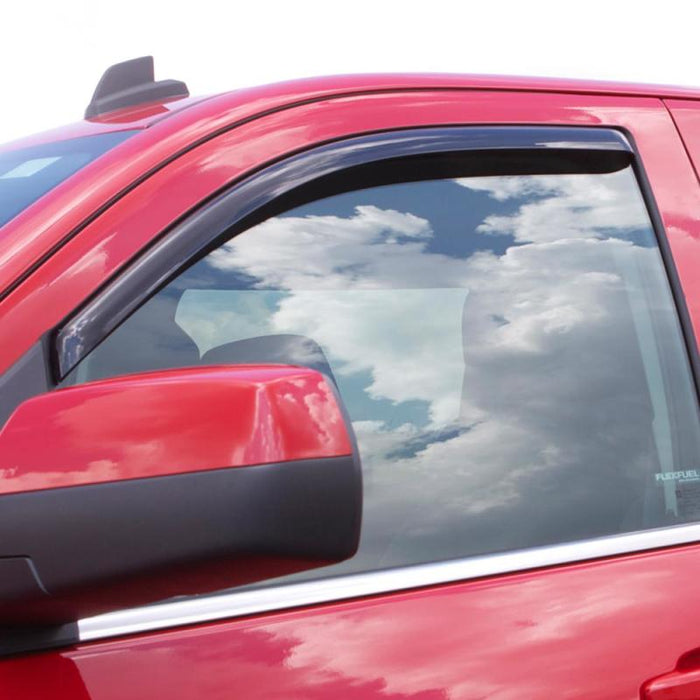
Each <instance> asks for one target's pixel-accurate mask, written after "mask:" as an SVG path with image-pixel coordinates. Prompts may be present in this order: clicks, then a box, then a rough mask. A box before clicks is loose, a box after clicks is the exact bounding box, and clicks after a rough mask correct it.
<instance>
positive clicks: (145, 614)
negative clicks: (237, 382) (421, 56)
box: [0, 90, 700, 700]
mask: <svg viewBox="0 0 700 700" xmlns="http://www.w3.org/2000/svg"><path fill="white" fill-rule="evenodd" d="M698 194H699V193H698V187H697V180H696V177H695V174H694V172H693V169H692V165H691V163H690V162H689V160H688V157H687V155H686V153H685V150H684V147H683V143H682V142H681V139H680V138H679V135H678V133H677V131H676V128H675V126H674V123H673V121H672V119H671V117H670V116H669V114H668V112H667V111H666V109H665V107H664V105H663V103H662V102H661V100H659V99H656V98H647V97H618V96H610V95H607V96H605V95H590V94H589V95H576V94H567V93H563V92H562V93H550V94H545V93H534V92H516V91H513V92H508V91H500V92H499V91H493V92H487V91H476V90H475V91H468V90H465V91H460V90H452V91H429V90H426V91H406V92H401V91H396V92H391V91H390V92H386V93H380V94H373V95H369V94H364V95H354V96H345V97H341V98H338V99H325V100H323V101H317V102H316V101H315V102H311V103H310V104H306V105H302V106H297V107H294V108H290V109H286V110H282V111H279V112H277V113H274V114H268V115H265V116H261V117H260V118H258V119H255V120H252V121H250V122H248V123H246V124H243V125H241V126H238V127H237V128H235V129H232V130H230V131H228V132H226V133H224V134H222V135H220V136H217V137H216V138H212V139H211V140H209V141H207V142H205V143H203V144H202V145H200V146H198V147H196V148H194V149H193V150H191V151H189V152H188V153H186V154H184V155H182V156H181V157H180V158H178V159H176V160H174V161H173V162H172V163H171V164H169V165H168V166H166V167H164V168H163V169H161V170H160V171H158V172H157V173H155V174H153V175H152V176H151V177H149V178H148V179H146V180H145V181H144V182H143V183H141V184H140V185H139V186H138V187H136V188H135V189H133V190H132V191H131V192H129V193H128V194H126V195H124V196H123V197H122V198H121V199H120V200H119V201H117V202H116V203H115V204H114V205H112V206H111V207H110V208H109V209H107V210H106V211H105V212H104V213H103V214H102V215H101V216H99V217H98V218H96V219H95V220H94V221H93V222H92V223H90V224H89V225H88V226H87V227H86V228H85V229H84V230H82V231H81V232H80V233H79V235H77V236H75V237H74V238H72V239H71V240H69V241H67V242H66V243H65V244H64V245H63V246H62V247H61V248H60V249H58V250H57V251H56V252H55V253H54V254H53V255H52V256H51V257H50V258H49V259H48V260H46V262H44V263H43V264H42V265H41V266H40V267H39V268H38V269H37V270H36V271H34V272H33V274H32V275H31V276H29V277H28V278H27V279H26V280H25V281H24V282H23V283H22V284H20V285H19V286H18V287H16V289H15V290H14V291H13V292H12V294H10V295H9V296H8V297H6V298H5V299H4V300H3V301H2V306H1V307H0V310H1V312H2V315H1V316H0V333H2V335H3V336H4V337H10V336H12V337H13V338H15V342H14V343H13V344H12V347H11V348H3V356H2V357H3V365H4V366H9V365H10V364H11V363H13V362H15V361H16V360H17V359H18V357H20V356H22V355H23V354H24V353H26V352H28V351H29V350H30V348H31V346H32V343H33V342H34V341H35V339H36V338H37V337H39V336H40V335H43V334H45V333H46V332H47V331H52V334H51V336H50V344H51V349H52V352H53V353H54V356H55V358H56V362H57V375H58V376H57V377H56V380H57V382H56V384H57V385H58V386H74V385H80V384H82V383H85V382H90V381H94V380H98V379H102V378H105V377H113V376H119V375H125V374H132V373H138V372H143V371H147V370H148V371H151V370H158V369H162V368H164V367H180V366H190V365H195V364H216V365H236V364H248V363H251V362H257V363H281V364H300V365H306V366H309V367H311V368H313V369H315V370H318V371H320V372H322V373H323V374H325V375H326V377H328V378H329V379H330V381H332V382H333V383H334V385H335V386H336V387H337V389H338V392H339V395H340V397H341V399H342V401H343V403H344V405H345V409H346V410H347V412H348V414H349V416H350V418H351V420H352V422H353V426H354V430H355V434H356V437H357V442H358V446H359V453H360V457H361V459H362V465H363V470H364V479H365V493H364V508H365V511H364V520H363V530H362V541H361V545H360V550H359V552H358V554H357V555H356V556H355V557H354V558H353V559H351V560H349V561H348V562H346V563H343V564H340V565H336V566H335V567H329V568H328V570H327V571H324V570H319V571H316V572H315V573H313V574H304V575H302V576H298V577H297V578H293V577H292V578H283V579H279V580H274V581H269V582H267V583H266V584H265V585H258V586H253V587H248V588H242V589H231V590H226V591H221V592H220V593H217V594H215V595H212V596H206V597H195V598H190V599H183V600H171V601H166V602H164V603H162V604H159V605H155V606H152V607H148V608H140V609H136V610H128V611H122V612H117V613H113V614H109V615H105V616H100V617H96V618H92V619H87V620H82V621H81V622H80V637H81V639H80V643H78V644H76V645H74V646H72V647H69V648H65V649H57V650H54V651H48V652H43V653H37V654H27V655H20V656H16V657H14V658H7V659H5V660H3V661H0V684H1V686H2V687H3V689H4V691H5V693H6V694H7V696H8V697H27V698H29V697H45V696H46V695H48V694H49V693H50V694H52V695H53V696H54V697H66V698H67V697H71V698H74V697H86V698H88V697H89V698H95V699H100V700H101V699H107V698H121V697H125V696H129V697H132V698H141V697H143V698H152V697H173V698H178V699H182V700H186V699H189V698H199V697H211V698H218V697H221V698H224V697H226V698H228V697H231V696H234V695H238V694H241V695H246V696H248V697H253V698H302V697H303V698H331V697H334V698H335V697H343V698H420V699H422V698H486V697H488V698H499V699H500V698H510V697H519V698H520V697H527V698H548V697H553V696H557V697H563V698H588V699H591V698H601V699H602V698H629V699H630V700H631V699H632V698H637V697H640V693H642V692H645V693H646V694H647V695H646V697H649V698H657V697H658V698H660V697H679V698H680V697H695V696H694V695H692V693H693V692H695V691H694V685H693V684H697V680H696V677H697V671H698V666H697V662H696V659H697V658H700V653H697V654H696V653H694V651H695V650H696V649H699V648H700V635H699V634H698V622H700V607H699V606H698V598H697V593H696V584H695V577H696V576H695V574H696V573H697V572H698V571H699V570H700V566H699V565H698V563H697V560H698V552H697V546H696V545H694V544H693V543H694V542H695V541H697V540H698V538H699V537H700V526H698V524H697V522H696V521H697V520H698V517H699V516H700V513H699V512H698V511H697V503H698V500H697V493H696V479H697V478H698V473H700V464H699V462H700V424H699V423H698V411H697V393H696V387H695V380H694V376H695V375H694V370H693V368H694V366H695V362H696V359H695V340H694V337H695V336H694V333H695V331H697V329H698V327H700V306H699V304H700V299H699V298H697V296H696V295H695V294H694V292H693V289H694V288H693V285H692V279H693V277H694V275H695V270H696V267H695V266H696V264H697V263H698V261H699V260H700V257H699V256H700V246H698V243H697V235H698V233H699V232H700V223H699V222H698V219H697V217H696V216H695V212H697V211H698V201H699V200H698ZM214 195H216V196H214ZM195 207H198V208H197V210H196V213H194V214H192V213H191V212H192V210H193V209H194V208H195ZM175 222H177V223H176V224H175ZM151 244H153V245H151ZM147 245H150V246H151V247H150V248H149V255H148V256H140V257H139V252H140V251H141V250H142V249H144V247H145V246H147ZM134 260H135V261H136V264H131V263H130V262H129V261H134ZM106 279H107V280H109V282H108V284H106V285H105V284H104V280H106ZM155 279H158V280H161V283H159V284H158V285H154V284H153V280H155ZM88 299H89V303H87V304H86V300H88ZM75 338H78V339H79V340H80V342H79V343H77V344H75V343H73V344H71V343H70V342H68V341H69V340H71V341H73V340H75ZM75 347H78V348H79V349H78V351H75ZM86 526H89V523H86ZM645 684H647V685H646V686H645ZM669 688H670V690H669ZM669 693H676V695H673V694H669ZM683 693H685V695H684V694H683ZM688 693H690V694H688Z"/></svg>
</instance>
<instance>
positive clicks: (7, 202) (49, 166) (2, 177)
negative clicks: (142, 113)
mask: <svg viewBox="0 0 700 700" xmlns="http://www.w3.org/2000/svg"><path fill="white" fill-rule="evenodd" d="M133 133H135V132H134V131H118V132H111V133H106V134H96V135H94V136H83V137H81V138H77V139H68V140H66V141H55V142H51V143H43V144H40V145H38V146H31V147H29V148H21V149H16V150H8V151H0V226H3V225H4V224H6V223H7V222H8V221H10V219H13V218H14V217H15V216H17V214H19V213H20V212H21V211H22V210H23V209H26V208H27V207H28V206H29V205H30V204H33V203H34V202H35V201H36V200H37V199H39V197H41V196H42V195H44V194H46V193H47V192H49V191H50V190H52V189H53V188H54V187H56V185H59V184H60V183H61V182H63V180H66V179H67V178H69V177H70V176H71V175H73V174H74V173H76V172H77V171H78V170H80V169H81V168H84V167H85V166H86V165H87V164H88V163H90V162H92V161H93V160H95V158H97V157H98V156H101V155H102V154H103V153H106V152H107V151H108V150H109V149H111V148H113V147H114V146H116V145H117V144H119V143H121V142H122V141H124V140H125V139H127V138H128V137H129V136H131V135H132V134H133Z"/></svg>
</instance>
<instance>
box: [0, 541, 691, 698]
mask: <svg viewBox="0 0 700 700" xmlns="http://www.w3.org/2000/svg"><path fill="white" fill-rule="evenodd" d="M699 576H700V556H698V551H697V548H694V547H683V548H678V549H676V550H671V551H666V552H653V553H647V554H640V555H634V556H628V557H624V558H620V559H617V560H608V561H599V562H593V563H587V564H579V565H574V566H569V567H562V568H559V569H554V570H546V571H538V572H531V573H525V574H519V575H512V576H506V577H502V578H495V579H491V580H484V581H474V582H470V583H462V584H453V585H447V586H440V587H436V588H433V589H428V590H421V591H415V592H409V593H400V594H393V595H386V596H382V597H377V598H374V599H368V600H358V601H352V602H347V603H339V604H334V605H324V606H319V607H317V608H311V609H307V610H297V611H293V612H287V613H277V614H272V615H265V616H261V617H258V618H253V619H242V620H233V621H226V622H220V623H214V624H208V625H202V626H200V627H191V628H183V629H176V630H169V631H162V632H153V633H150V634H144V635H141V636H138V637H125V638H122V639H116V640H113V641H105V642H98V643H94V644H85V645H81V646H80V647H78V648H77V649H74V650H69V651H64V652H54V653H48V654H42V655H36V656H27V657H24V658H18V659H16V660H6V661H4V662H2V663H0V687H2V688H3V690H4V691H5V695H4V696H5V697H8V698H9V697H14V698H20V697H22V698H26V700H30V698H31V699H33V698H37V699H38V698H48V697H51V698H52V699H53V700H64V698H65V700H68V699H69V698H71V699H73V700H75V699H76V698H78V699H80V698H91V699H92V700H123V698H129V699H130V700H152V699H153V698H172V699H173V700H201V699H202V698H206V699H207V700H229V699H230V698H237V697H245V698H248V699H249V700H254V699H261V700H262V699H263V698H264V699H265V700H268V699H271V698H275V699H277V698H279V699H282V698H285V699H297V698H298V699H301V698H312V699H316V698H317V699H318V700H321V699H323V700H338V699H340V698H343V699H345V698H349V699H351V700H352V699H354V698H357V699H358V700H359V699H361V700H374V699H375V698H376V699H377V700H379V699H380V698H381V699H382V700H384V699H386V698H390V699H391V700H399V699H400V700H408V699H410V700H428V699H430V700H432V699H436V700H437V699H438V698H440V699H442V698H446V699H447V698H449V699H450V700H467V699H470V700H477V699H479V700H480V699H483V698H494V699H496V698H497V699H498V700H510V699H513V700H515V699H518V700H520V699H521V698H527V699H528V700H540V699H541V700H548V699H549V698H558V699H561V700H563V699H569V698H580V699H581V700H583V699H585V700H613V699H614V700H635V699H637V698H639V697H640V688H641V686H642V683H643V681H645V680H646V679H648V678H650V677H655V676H660V675H662V674H665V673H669V672H670V671H671V670H672V669H673V668H674V667H675V665H676V661H677V659H678V657H679V655H680V654H679V651H680V650H688V649H691V648H693V647H694V646H697V645H698V644H699V643H700V604H698V588H697V581H698V577H699ZM649 697H650V698H654V699H655V698H656V697H666V696H664V695H658V696H657V695H651V696H649ZM668 697H676V696H668ZM678 697H679V698H680V697H683V698H685V697H686V696H678Z"/></svg>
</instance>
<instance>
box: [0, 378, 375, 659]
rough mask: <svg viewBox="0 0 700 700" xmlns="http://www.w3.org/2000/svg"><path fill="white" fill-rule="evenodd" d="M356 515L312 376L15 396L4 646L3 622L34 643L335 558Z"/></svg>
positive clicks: (0, 574) (332, 415)
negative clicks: (115, 613) (120, 613)
mask: <svg viewBox="0 0 700 700" xmlns="http://www.w3.org/2000/svg"><path fill="white" fill-rule="evenodd" d="M361 510H362V482H361V471H360V465H359V461H358V458H357V451H356V449H355V446H354V440H353V436H352V429H351V427H350V424H349V422H348V420H347V418H346V417H345V415H344V412H343V409H342V407H341V404H340V401H339V399H338V397H337V395H336V393H335V389H334V387H333V386H332V383H331V382H329V381H327V380H326V379H325V378H324V376H323V375H322V374H320V373H319V372H316V371H314V370H311V369H307V368H302V367H289V366H270V365H268V366H253V365H251V366H218V367H198V368H192V369H178V370H167V371H160V372H153V373H147V374H140V375H131V376H126V377H120V378H116V379H109V380H105V381H98V382H93V383H89V384H83V385H81V386H76V387H71V388H67V389H60V390H56V391H53V392H50V393H48V394H43V395H41V396H37V397H35V398H32V399H29V400H28V401H26V402H24V403H23V404H22V405H21V406H20V407H19V408H18V409H17V410H16V411H15V412H14V414H13V415H12V416H11V417H10V419H9V420H8V422H7V424H6V425H5V427H4V428H3V429H2V432H0V533H2V537H0V626H4V627H5V628H6V629H5V631H4V634H3V635H2V636H3V637H4V640H3V642H4V644H5V647H6V651H7V649H9V650H10V651H17V648H16V647H13V646H12V645H13V635H12V634H11V633H10V632H8V631H7V628H10V627H11V628H12V629H13V630H15V631H16V632H17V635H16V638H17V639H21V640H25V641H22V642H21V643H20V645H21V646H23V647H24V648H28V647H29V648H37V647H40V646H42V645H43V646H47V645H51V644H55V643H57V637H56V635H57V634H58V632H57V630H59V628H60V634H58V636H59V637H61V638H64V637H65V635H66V634H68V635H70V634H71V632H70V630H71V629H72V628H71V623H73V622H75V621H76V620H78V619H79V618H82V617H87V616H91V615H95V614H98V613H102V612H107V611H109V610H115V609H117V608H120V607H126V606H136V605H143V604H146V603H149V602H153V601H155V600H158V599H163V598H165V597H169V596H173V595H182V594H197V593H204V592H209V591H212V590H215V589H220V588H224V587H229V586H233V585H237V584H241V583H250V582H253V581H256V580H262V579H265V578H269V577H273V576H279V575H283V574H286V573H291V572H295V571H301V570H304V569H310V568H314V567H317V566H322V565H326V564H330V563H333V562H338V561H342V560H344V559H347V558H349V557H351V556H352V555H353V554H354V553H355V551H356V549H357V545H358V540H359V533H360V522H361ZM65 623H69V624H68V627H67V628H66V627H65V626H64V627H63V628H61V625H65ZM66 630H68V631H66ZM42 639H45V640H48V641H44V642H42ZM27 640H29V641H27ZM51 640H53V641H51ZM8 645H9V647H8ZM0 651H2V647H1V645H0Z"/></svg>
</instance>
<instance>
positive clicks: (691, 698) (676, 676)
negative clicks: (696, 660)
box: [642, 669, 700, 700]
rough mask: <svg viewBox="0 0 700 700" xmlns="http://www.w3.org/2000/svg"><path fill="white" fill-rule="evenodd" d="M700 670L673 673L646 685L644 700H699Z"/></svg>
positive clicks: (643, 692) (643, 693)
mask: <svg viewBox="0 0 700 700" xmlns="http://www.w3.org/2000/svg"><path fill="white" fill-rule="evenodd" d="M697 698H700V670H698V669H695V670H692V671H671V673H666V674H664V675H663V676H661V677H660V678H655V679H654V680H653V681H650V682H648V683H646V684H645V686H644V689H643V691H642V700H697Z"/></svg>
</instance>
